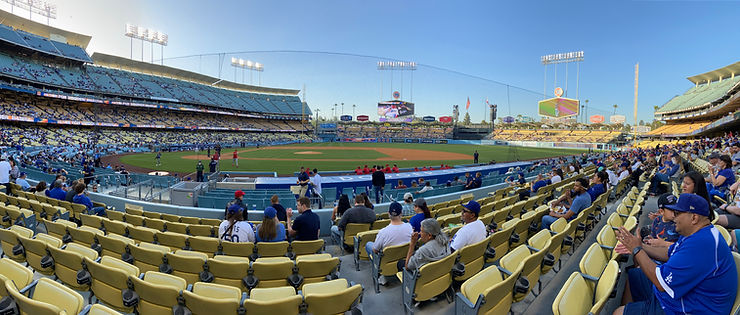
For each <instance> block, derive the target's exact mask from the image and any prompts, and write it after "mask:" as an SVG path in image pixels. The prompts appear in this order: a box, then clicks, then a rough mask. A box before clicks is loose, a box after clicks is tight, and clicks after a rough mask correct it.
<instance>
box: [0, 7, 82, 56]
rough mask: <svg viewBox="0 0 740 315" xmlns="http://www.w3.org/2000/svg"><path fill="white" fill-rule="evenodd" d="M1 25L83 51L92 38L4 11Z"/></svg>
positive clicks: (0, 13) (0, 19) (1, 13)
mask: <svg viewBox="0 0 740 315" xmlns="http://www.w3.org/2000/svg"><path fill="white" fill-rule="evenodd" d="M0 24H5V25H7V26H11V27H13V28H16V29H20V30H23V31H26V32H29V33H31V34H35V35H38V36H41V37H45V38H49V39H52V40H55V41H58V42H63V43H67V44H70V45H75V46H80V47H82V49H87V45H88V44H90V39H91V38H92V37H91V36H89V35H83V34H79V33H75V32H70V31H65V30H63V29H60V28H56V27H53V26H48V25H46V24H43V23H39V22H36V21H31V20H29V19H26V18H22V17H20V16H17V15H15V14H13V13H10V12H6V11H3V10H0Z"/></svg>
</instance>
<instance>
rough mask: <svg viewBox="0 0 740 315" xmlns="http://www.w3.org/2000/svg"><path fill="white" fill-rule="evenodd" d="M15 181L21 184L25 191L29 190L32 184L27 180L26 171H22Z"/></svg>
mask: <svg viewBox="0 0 740 315" xmlns="http://www.w3.org/2000/svg"><path fill="white" fill-rule="evenodd" d="M15 183H16V184H18V185H20V186H21V189H23V191H28V189H30V188H31V184H29V183H28V181H27V180H26V172H20V175H19V177H18V178H17V179H16V180H15Z"/></svg>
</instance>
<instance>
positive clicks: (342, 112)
mask: <svg viewBox="0 0 740 315" xmlns="http://www.w3.org/2000/svg"><path fill="white" fill-rule="evenodd" d="M342 116H344V103H342Z"/></svg>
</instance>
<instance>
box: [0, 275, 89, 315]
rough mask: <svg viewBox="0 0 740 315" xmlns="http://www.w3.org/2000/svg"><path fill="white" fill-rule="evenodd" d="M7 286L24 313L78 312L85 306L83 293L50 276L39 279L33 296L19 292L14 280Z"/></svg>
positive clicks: (30, 314)
mask: <svg viewBox="0 0 740 315" xmlns="http://www.w3.org/2000/svg"><path fill="white" fill-rule="evenodd" d="M5 287H6V289H7V291H8V293H9V294H10V296H12V297H13V300H15V302H16V303H17V304H18V308H19V309H20V311H21V314H22V315H37V314H38V315H58V314H78V313H79V312H80V311H82V308H83V307H84V306H85V300H84V299H83V298H82V295H80V294H79V293H77V292H75V291H73V290H72V289H70V288H67V287H65V286H64V285H62V284H60V283H57V282H54V281H53V280H51V279H49V278H41V279H39V281H38V283H36V286H35V288H34V291H33V296H32V297H31V298H29V297H27V296H26V295H24V294H21V293H20V292H18V289H17V287H16V286H15V285H14V284H13V283H12V282H6V283H5Z"/></svg>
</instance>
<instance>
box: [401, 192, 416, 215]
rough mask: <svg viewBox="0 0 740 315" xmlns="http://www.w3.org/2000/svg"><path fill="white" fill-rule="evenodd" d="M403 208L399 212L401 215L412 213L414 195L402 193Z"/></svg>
mask: <svg viewBox="0 0 740 315" xmlns="http://www.w3.org/2000/svg"><path fill="white" fill-rule="evenodd" d="M402 206H403V210H402V211H401V214H402V215H403V216H410V215H414V195H413V194H412V193H410V192H407V193H405V194H403V204H402Z"/></svg>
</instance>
